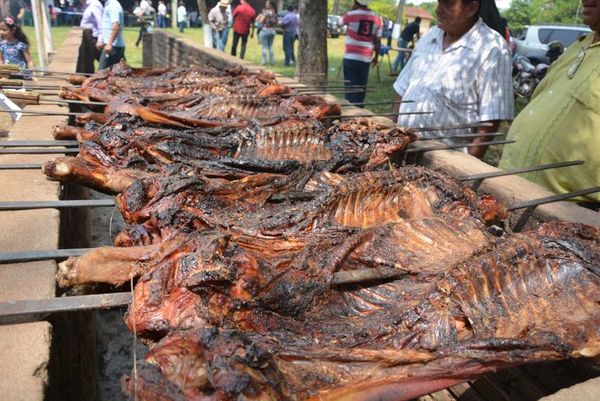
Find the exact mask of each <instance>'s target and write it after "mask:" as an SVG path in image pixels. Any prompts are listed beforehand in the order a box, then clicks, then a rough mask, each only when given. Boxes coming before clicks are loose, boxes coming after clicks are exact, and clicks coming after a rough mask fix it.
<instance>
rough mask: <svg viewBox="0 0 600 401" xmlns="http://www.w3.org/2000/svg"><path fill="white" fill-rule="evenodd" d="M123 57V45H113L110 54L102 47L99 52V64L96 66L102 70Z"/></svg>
mask: <svg viewBox="0 0 600 401" xmlns="http://www.w3.org/2000/svg"><path fill="white" fill-rule="evenodd" d="M124 58H125V48H124V47H113V48H112V51H111V52H110V54H106V52H105V51H104V49H103V50H102V53H101V54H100V65H99V66H98V69H99V70H104V69H106V68H108V67H110V66H111V65H114V64H117V63H118V62H119V61H121V59H124Z"/></svg>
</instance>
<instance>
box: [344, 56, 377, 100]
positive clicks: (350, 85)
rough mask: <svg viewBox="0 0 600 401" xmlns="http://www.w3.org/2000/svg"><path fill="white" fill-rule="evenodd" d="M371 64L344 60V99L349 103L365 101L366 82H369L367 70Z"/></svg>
mask: <svg viewBox="0 0 600 401" xmlns="http://www.w3.org/2000/svg"><path fill="white" fill-rule="evenodd" d="M370 66H371V63H366V62H364V61H358V60H348V59H344V86H346V90H347V92H346V94H345V98H346V100H347V101H349V102H350V103H362V102H364V101H365V96H366V93H365V92H364V91H365V90H366V88H367V82H368V81H369V68H370Z"/></svg>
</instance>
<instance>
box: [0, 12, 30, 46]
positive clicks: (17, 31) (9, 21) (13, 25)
mask: <svg viewBox="0 0 600 401" xmlns="http://www.w3.org/2000/svg"><path fill="white" fill-rule="evenodd" d="M1 22H2V23H3V24H5V25H6V26H7V27H8V29H10V30H11V31H13V35H15V39H16V40H17V41H19V42H23V43H25V44H26V45H27V46H29V39H27V35H25V32H23V30H22V29H21V27H20V26H19V24H17V22H16V20H15V18H13V17H11V16H8V17H6V18H4V19H3V20H2V21H1Z"/></svg>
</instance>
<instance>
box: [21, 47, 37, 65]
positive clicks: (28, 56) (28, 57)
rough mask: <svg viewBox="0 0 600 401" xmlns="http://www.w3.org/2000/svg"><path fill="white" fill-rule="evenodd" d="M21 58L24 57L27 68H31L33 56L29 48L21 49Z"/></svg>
mask: <svg viewBox="0 0 600 401" xmlns="http://www.w3.org/2000/svg"><path fill="white" fill-rule="evenodd" d="M23 58H25V61H26V62H27V68H33V67H34V65H33V58H32V57H31V54H29V49H25V50H23Z"/></svg>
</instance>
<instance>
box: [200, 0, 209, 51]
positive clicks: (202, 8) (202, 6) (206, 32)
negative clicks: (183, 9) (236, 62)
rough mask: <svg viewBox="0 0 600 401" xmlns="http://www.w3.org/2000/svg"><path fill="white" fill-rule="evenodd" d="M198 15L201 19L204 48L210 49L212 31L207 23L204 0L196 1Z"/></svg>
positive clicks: (206, 10) (206, 9)
mask: <svg viewBox="0 0 600 401" xmlns="http://www.w3.org/2000/svg"><path fill="white" fill-rule="evenodd" d="M198 14H200V18H202V29H203V30H204V46H206V47H210V48H212V29H211V27H210V23H209V22H208V7H207V6H206V0H198Z"/></svg>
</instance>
